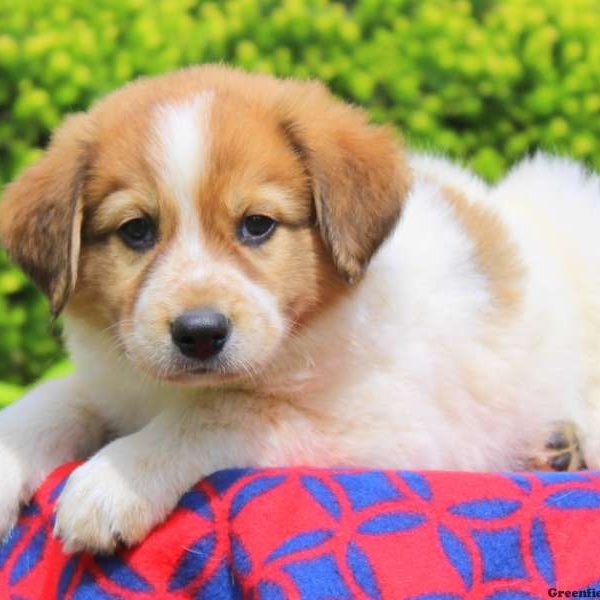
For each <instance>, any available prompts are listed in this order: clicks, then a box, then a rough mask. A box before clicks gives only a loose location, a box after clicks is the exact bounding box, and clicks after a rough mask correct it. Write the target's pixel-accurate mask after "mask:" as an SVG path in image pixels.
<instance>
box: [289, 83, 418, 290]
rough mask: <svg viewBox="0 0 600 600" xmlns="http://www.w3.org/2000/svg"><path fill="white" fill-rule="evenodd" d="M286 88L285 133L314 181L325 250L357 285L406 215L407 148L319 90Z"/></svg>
mask: <svg viewBox="0 0 600 600" xmlns="http://www.w3.org/2000/svg"><path fill="white" fill-rule="evenodd" d="M285 85H286V86H287V87H288V91H287V99H286V101H285V102H284V105H285V107H286V108H285V112H284V114H285V116H284V117H283V118H282V128H283V130H284V133H285V135H286V136H287V138H288V140H289V141H290V143H291V145H292V147H293V148H294V150H295V151H296V153H297V154H298V156H299V158H300V159H301V160H302V162H303V164H304V168H305V170H306V172H307V175H308V177H309V180H310V185H311V189H312V194H313V198H314V204H315V213H316V218H317V225H318V227H319V229H320V233H321V237H322V239H323V241H324V243H325V246H326V247H327V248H328V249H329V251H330V253H331V256H332V258H333V262H334V264H335V266H336V268H337V270H338V271H339V273H340V274H341V275H342V276H343V277H344V278H345V279H346V280H347V281H348V282H350V283H353V282H355V281H357V280H358V279H360V277H361V276H362V274H363V272H364V270H365V269H366V267H367V265H368V263H369V260H370V259H371V257H372V256H373V254H374V253H375V252H376V250H377V249H378V248H379V246H380V245H381V244H382V242H383V241H384V240H385V239H386V237H387V236H388V234H389V233H390V232H391V231H392V229H393V228H394V225H395V224H396V222H397V220H398V218H399V216H400V214H401V211H402V205H403V201H404V197H405V196H406V194H407V192H408V189H409V186H410V172H409V169H408V166H407V163H406V160H405V157H404V152H403V149H402V146H401V144H400V141H399V140H398V139H397V138H396V136H395V135H394V133H393V132H392V130H391V129H390V128H388V127H383V126H375V125H370V124H369V122H368V120H367V116H366V113H365V112H364V111H363V110H360V109H358V108H354V107H352V106H349V105H348V104H345V103H342V102H340V101H338V100H336V99H334V97H333V96H332V95H331V94H330V93H329V92H328V91H327V89H326V88H325V87H324V86H322V85H321V84H318V83H294V82H286V84H285ZM290 96H292V98H290Z"/></svg>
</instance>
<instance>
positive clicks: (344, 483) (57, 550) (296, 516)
mask: <svg viewBox="0 0 600 600" xmlns="http://www.w3.org/2000/svg"><path fill="white" fill-rule="evenodd" d="M73 468H74V466H73V465H70V466H65V467H63V468H61V469H59V470H58V471H56V472H55V473H54V474H53V475H52V476H51V477H50V478H49V479H48V480H47V481H46V483H45V484H44V485H43V486H42V487H41V488H40V490H39V492H38V493H37V494H36V496H35V498H34V500H33V502H32V503H31V505H30V506H29V507H28V508H27V509H26V510H25V511H24V512H23V515H22V517H21V519H20V521H19V524H18V526H17V527H16V528H15V529H14V530H13V532H12V534H11V536H10V537H9V539H8V540H7V541H6V542H5V543H4V545H3V546H2V547H1V548H0V598H1V599H2V600H4V599H7V600H8V599H11V600H24V599H34V598H35V599H38V598H39V599H44V600H52V599H54V598H69V599H71V598H72V599H74V600H88V599H90V600H91V599H94V600H95V599H100V600H106V599H118V598H140V599H141V598H160V599H165V600H166V599H169V598H172V599H175V598H179V599H182V598H197V599H208V600H220V599H227V598H256V599H258V598H260V599H265V600H280V599H286V598H290V599H302V600H326V599H327V600H333V599H336V600H337V599H353V598H383V599H387V598H390V599H394V600H396V599H400V598H415V599H416V598H419V599H421V600H451V599H459V598H475V599H479V598H481V599H484V598H485V599H489V600H509V599H514V600H522V599H526V598H540V597H541V598H547V597H548V596H549V595H550V596H552V594H556V597H558V593H559V591H570V592H576V591H581V595H580V596H579V597H595V596H594V593H596V594H597V595H598V597H600V474H597V473H592V472H583V473H537V474H472V473H447V472H398V471H385V472H384V471H357V470H316V469H275V470H256V471H252V470H250V471H249V470H233V471H223V472H220V473H216V474H214V475H212V476H211V477H209V478H208V479H206V480H204V481H202V482H201V483H199V484H198V485H197V486H196V487H195V488H194V489H193V490H191V491H190V492H188V493H187V494H186V495H185V496H184V497H183V498H182V499H181V502H180V504H179V507H178V509H177V510H176V511H175V513H174V514H173V515H172V516H171V517H170V519H169V520H168V521H167V522H166V523H165V524H164V525H163V526H161V527H159V528H158V529H157V530H156V531H154V532H153V533H152V534H151V535H150V536H149V537H148V539H147V540H146V541H145V542H144V543H143V544H142V545H141V546H139V547H137V548H135V549H132V550H127V551H123V552H121V553H120V554H119V555H117V556H114V557H97V558H95V557H93V556H90V555H86V554H79V555H74V556H66V555H64V554H63V552H62V550H61V545H60V542H59V541H58V540H56V539H54V538H53V537H52V534H51V531H52V520H53V518H52V511H53V505H54V503H55V500H56V498H57V496H58V494H59V493H60V490H61V489H62V486H63V485H64V480H65V479H66V477H67V476H68V474H69V472H70V471H71V470H72V469H73ZM554 590H556V591H554ZM563 597H564V594H563Z"/></svg>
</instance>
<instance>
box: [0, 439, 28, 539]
mask: <svg viewBox="0 0 600 600" xmlns="http://www.w3.org/2000/svg"><path fill="white" fill-rule="evenodd" d="M0 474H1V475H0V478H1V483H0V543H1V542H2V541H3V540H4V538H5V537H6V536H7V535H8V534H9V533H10V530H11V529H12V528H13V527H14V525H15V523H16V522H17V518H18V517H19V510H20V509H21V506H22V505H23V504H24V503H25V502H27V501H28V500H29V498H30V496H31V491H30V489H29V487H28V486H27V485H26V479H25V474H24V473H23V469H22V466H21V464H20V463H19V462H18V461H17V460H16V459H15V458H14V457H13V456H12V454H10V453H9V452H7V451H6V450H3V449H2V448H0Z"/></svg>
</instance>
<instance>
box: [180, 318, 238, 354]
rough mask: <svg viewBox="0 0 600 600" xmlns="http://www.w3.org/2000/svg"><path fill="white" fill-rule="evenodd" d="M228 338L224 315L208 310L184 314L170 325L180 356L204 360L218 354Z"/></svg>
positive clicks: (227, 323)
mask: <svg viewBox="0 0 600 600" xmlns="http://www.w3.org/2000/svg"><path fill="white" fill-rule="evenodd" d="M228 336H229V321H228V320H227V317H225V315H223V314H221V313H219V312H217V311H215V310H211V309H209V308H205V309H201V310H193V311H189V312H185V313H183V314H182V315H180V316H179V317H177V318H176V319H175V320H174V321H173V322H172V323H171V338H172V339H173V343H174V344H175V345H176V346H177V347H178V348H179V350H181V352H182V354H185V355H186V356H189V357H191V358H199V359H206V358H210V357H211V356H214V355H215V354H218V353H219V352H221V350H222V349H223V346H225V342H226V341H227V337H228Z"/></svg>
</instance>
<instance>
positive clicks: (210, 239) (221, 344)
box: [0, 67, 409, 385]
mask: <svg viewBox="0 0 600 600" xmlns="http://www.w3.org/2000/svg"><path fill="white" fill-rule="evenodd" d="M408 183H409V182H408V175H407V169H406V166H405V163H404V159H403V155H402V153H401V150H400V148H399V147H398V145H397V143H396V141H395V140H394V138H393V135H392V133H391V132H390V131H389V130H388V129H386V128H383V127H375V126H371V125H369V124H368V123H367V121H366V118H365V115H364V114H363V112H362V111H360V110H358V109H356V108H351V107H349V106H348V105H345V104H343V103H341V102H339V101H337V100H335V99H334V98H333V97H332V96H331V95H330V94H329V93H328V92H327V91H326V90H325V88H323V87H322V86H321V85H319V84H315V83H300V82H293V81H280V80H276V79H273V78H270V77H265V76H256V75H248V74H244V73H241V72H238V71H233V70H229V69H225V68H222V67H199V68H194V69H188V70H185V71H180V72H177V73H173V74H170V75H167V76H163V77H160V78H156V79H148V80H140V81H138V82H135V83H133V84H131V85H129V86H127V87H125V88H123V89H121V90H119V91H117V92H115V93H114V94H112V95H110V96H108V97H107V98H105V99H104V100H103V101H102V102H100V103H99V104H98V105H96V106H95V107H94V108H92V109H91V110H90V112H89V113H86V114H81V115H77V116H74V117H71V118H70V119H69V120H67V121H66V123H65V124H64V125H63V126H62V127H61V128H60V129H59V131H58V132H57V133H56V135H55V136H54V139H53V141H52V143H51V145H50V148H49V149H48V151H47V153H46V155H45V156H44V157H43V158H42V159H41V160H40V161H39V162H38V163H37V164H35V165H33V166H32V167H30V168H29V169H27V170H26V171H25V172H24V173H23V174H22V175H21V177H20V178H19V179H18V180H17V181H16V182H14V183H12V184H11V185H10V186H9V187H8V188H7V190H6V192H5V198H4V202H3V204H2V207H1V211H0V235H1V236H2V240H3V242H4V245H5V246H6V248H7V250H8V252H9V254H10V255H11V256H12V257H13V259H14V260H15V261H16V262H17V263H18V264H20V265H21V267H22V268H23V270H24V271H25V272H26V273H28V274H29V275H30V276H31V278H32V279H33V280H34V282H35V283H36V284H37V285H38V286H39V287H40V289H41V290H42V291H43V292H44V293H46V294H47V296H48V297H49V299H50V303H51V306H52V310H53V312H54V313H55V314H58V313H59V312H60V311H61V310H62V309H63V308H64V307H65V306H66V308H67V311H68V312H69V313H70V314H72V315H74V316H76V317H78V318H80V319H84V320H86V321H87V322H88V323H89V324H90V325H92V326H93V327H96V328H98V329H102V330H106V331H109V332H111V335H114V336H115V337H116V338H117V342H118V345H119V347H121V348H123V351H124V353H125V354H126V356H127V357H128V359H129V360H130V361H132V362H133V363H134V365H135V366H136V367H138V368H139V369H140V370H142V371H144V372H145V373H147V374H150V375H152V376H154V377H157V378H159V379H163V380H169V381H174V382H182V383H185V382H192V383H197V384H198V385H208V384H210V383H211V382H219V381H221V380H223V379H226V378H235V377H248V376H252V375H255V374H257V373H259V372H260V370H261V367H262V366H263V365H265V364H266V363H267V362H269V361H270V360H272V359H273V357H274V356H275V354H276V352H277V350H278V348H280V347H281V345H282V343H284V342H285V340H286V338H287V337H288V336H289V335H290V334H291V333H292V332H293V330H294V329H295V328H299V327H300V328H301V327H305V326H308V324H309V323H310V319H311V318H312V317H313V316H314V315H315V314H317V313H318V312H319V311H323V310H326V308H327V306H328V305H330V304H331V303H332V302H334V300H335V298H336V297H339V295H340V294H343V293H348V288H349V287H350V286H351V285H352V284H353V283H355V282H356V281H358V280H359V279H360V277H361V275H362V273H363V272H364V270H365V268H366V266H367V264H368V262H369V259H370V258H371V256H372V255H373V253H374V252H375V251H376V250H377V248H378V247H379V245H380V244H381V243H382V241H383V240H384V239H385V237H386V236H387V234H388V233H389V232H390V230H391V229H392V227H393V226H394V224H395V222H396V220H397V219H398V216H399V214H400V210H401V206H402V199H403V197H404V195H405V193H406V190H407V187H408Z"/></svg>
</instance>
